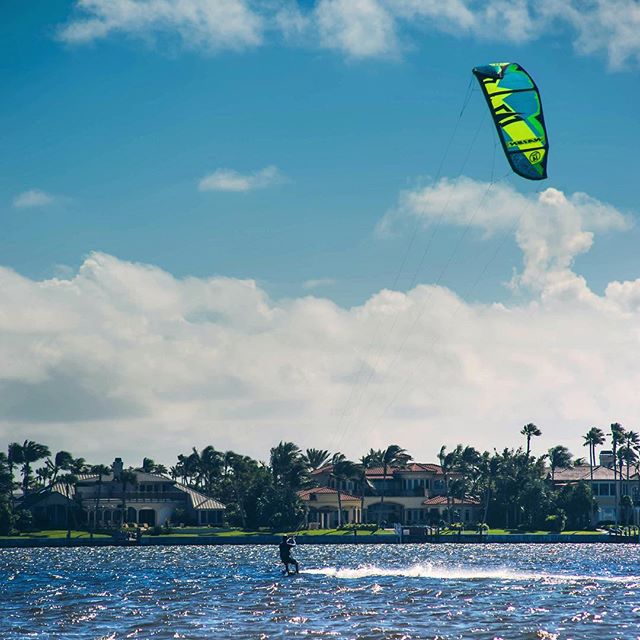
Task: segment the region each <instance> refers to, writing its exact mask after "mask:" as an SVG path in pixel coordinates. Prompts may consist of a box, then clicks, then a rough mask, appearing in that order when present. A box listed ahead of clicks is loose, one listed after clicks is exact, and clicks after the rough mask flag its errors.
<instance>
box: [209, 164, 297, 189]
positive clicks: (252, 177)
mask: <svg viewBox="0 0 640 640" xmlns="http://www.w3.org/2000/svg"><path fill="white" fill-rule="evenodd" d="M284 181H285V177H284V176H283V175H282V174H281V173H280V171H279V170H278V168H277V167H274V166H268V167H265V168H264V169H260V170H259V171H255V172H253V173H250V174H242V173H238V172H237V171H234V170H233V169H216V170H215V171H214V172H213V173H210V174H209V175H208V176H205V177H204V178H202V179H201V180H200V182H199V183H198V189H200V191H253V190H255V189H264V188H266V187H270V186H273V185H276V184H280V183H282V182H284Z"/></svg>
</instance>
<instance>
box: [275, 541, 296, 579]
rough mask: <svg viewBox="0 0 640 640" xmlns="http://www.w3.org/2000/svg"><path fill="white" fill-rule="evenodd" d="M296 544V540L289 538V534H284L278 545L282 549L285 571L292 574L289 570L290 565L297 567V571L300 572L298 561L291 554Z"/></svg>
mask: <svg viewBox="0 0 640 640" xmlns="http://www.w3.org/2000/svg"><path fill="white" fill-rule="evenodd" d="M295 546H296V541H295V540H294V539H293V538H287V536H282V542H281V543H280V544H279V545H278V548H279V549H280V560H282V563H283V564H284V568H285V571H286V573H287V575H290V574H291V571H289V565H290V564H291V565H293V566H294V567H295V568H296V571H295V572H296V573H300V571H299V567H298V561H297V560H296V559H295V558H293V557H292V556H291V549H293V547H295Z"/></svg>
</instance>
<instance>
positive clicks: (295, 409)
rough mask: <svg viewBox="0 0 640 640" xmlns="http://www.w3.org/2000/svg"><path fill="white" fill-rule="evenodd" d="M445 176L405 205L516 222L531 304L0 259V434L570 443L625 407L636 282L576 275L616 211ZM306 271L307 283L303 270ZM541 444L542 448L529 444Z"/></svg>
mask: <svg viewBox="0 0 640 640" xmlns="http://www.w3.org/2000/svg"><path fill="white" fill-rule="evenodd" d="M486 187H487V185H483V184H481V183H475V182H473V181H471V180H467V179H464V180H458V181H447V180H443V181H441V182H438V183H436V184H434V185H431V186H428V187H425V188H423V189H421V190H415V191H413V192H407V193H405V194H403V196H402V197H401V205H400V206H401V207H403V208H404V211H405V215H412V216H419V218H420V219H421V220H424V221H425V223H427V224H428V223H430V222H431V221H433V220H434V218H435V217H436V216H437V215H439V212H442V211H443V206H444V205H443V202H444V203H446V202H449V204H448V205H446V209H445V214H444V215H445V217H446V222H447V223H448V224H454V225H467V224H471V225H473V226H475V227H477V228H479V229H481V230H482V231H483V232H484V233H496V232H505V233H514V234H515V236H516V239H517V242H518V245H519V246H520V248H521V249H522V252H523V264H524V266H523V271H522V273H521V274H520V275H519V276H518V285H519V286H521V287H527V288H529V290H530V292H531V297H530V299H529V300H527V301H526V302H523V301H522V298H518V300H519V301H518V302H512V303H507V302H505V301H502V302H499V303H498V302H496V303H494V304H470V303H468V302H466V301H464V300H463V299H461V298H460V297H458V296H457V295H456V294H455V293H454V292H452V291H450V290H448V289H446V288H443V287H440V286H434V285H432V284H428V283H427V284H421V285H419V286H416V287H415V288H413V289H412V290H410V291H407V292H401V291H388V290H383V291H380V292H379V293H377V294H375V295H373V296H372V297H371V298H370V299H369V300H367V301H366V302H365V303H364V304H362V305H361V306H356V307H352V308H342V307H340V306H338V305H336V304H335V303H333V302H332V301H330V300H327V299H323V298H321V297H314V296H310V295H307V296H305V297H302V298H298V299H287V300H272V299H270V298H269V296H268V295H267V294H266V292H265V291H264V290H262V289H261V288H260V287H259V286H257V285H256V283H255V282H254V281H251V280H237V279H232V278H223V277H216V278H193V277H191V278H183V279H178V278H175V277H174V276H172V275H171V274H170V273H167V272H166V271H163V270H161V269H159V268H157V267H155V266H153V265H146V264H135V263H131V262H125V261H122V260H119V259H117V258H115V257H113V256H110V255H106V254H101V253H94V254H92V255H90V256H89V257H88V258H87V259H86V260H85V262H84V263H83V264H82V266H81V267H80V269H79V270H78V271H77V272H76V273H74V274H73V275H69V274H67V275H64V274H61V277H58V278H53V279H50V280H45V281H36V280H32V279H29V278H25V277H23V276H20V275H18V274H16V273H15V272H13V271H11V270H10V269H6V268H0V296H1V298H2V301H3V304H2V305H1V306H0V361H1V362H2V363H3V366H2V374H1V378H0V439H2V440H5V441H11V440H14V439H15V440H20V439H24V438H25V437H28V438H33V439H38V440H42V441H45V442H47V443H49V444H50V445H51V446H52V447H53V448H54V449H58V448H64V449H69V450H72V451H74V452H75V453H76V454H77V455H83V456H84V457H87V458H91V459H95V460H100V459H102V460H108V459H109V458H111V457H113V456H115V455H123V454H124V455H125V457H127V456H128V462H130V463H138V462H139V461H140V459H141V458H142V457H143V456H144V455H148V456H151V457H154V458H156V459H161V460H163V461H165V462H171V461H172V460H174V456H175V455H176V454H177V453H178V452H182V451H188V450H189V449H190V447H191V446H194V445H195V446H198V447H202V446H205V445H206V444H214V445H215V446H216V447H218V448H221V449H234V450H238V451H242V452H246V453H248V454H250V455H254V456H257V457H260V458H265V457H266V456H267V455H268V449H269V447H270V446H272V445H273V444H274V443H277V442H278V441H279V440H281V439H290V440H293V441H295V442H297V443H298V444H300V445H301V446H303V447H307V446H315V447H323V448H328V449H336V448H340V449H341V450H343V451H345V452H346V453H347V454H348V455H350V456H353V457H357V456H359V455H361V454H362V452H363V450H364V449H368V448H369V447H382V446H385V445H386V444H388V443H389V442H391V441H393V442H399V443H400V444H401V445H402V446H405V447H407V448H408V449H409V450H410V451H411V452H412V453H413V454H414V455H415V456H417V457H418V458H421V459H424V460H429V459H434V457H435V454H436V452H437V450H438V448H439V447H440V445H441V444H448V445H454V444H455V443H456V442H460V441H462V442H469V443H471V444H474V445H475V446H477V447H481V448H482V447H486V448H490V447H493V446H496V445H505V444H512V445H515V444H517V443H518V437H519V436H518V431H519V429H520V428H521V426H522V424H525V423H527V422H531V421H532V422H535V423H536V424H539V425H540V426H541V427H542V429H543V431H544V432H545V435H546V436H547V438H545V439H541V440H540V441H541V443H542V444H540V446H541V447H542V448H543V449H544V448H546V447H548V446H549V445H550V444H556V443H558V442H561V443H563V444H567V445H569V446H572V447H574V448H575V446H576V445H577V443H578V442H580V436H581V434H582V433H583V432H584V429H585V428H586V426H589V425H592V424H600V425H606V424H608V423H609V422H611V421H614V420H616V421H620V422H622V423H623V424H625V423H628V424H630V425H632V424H636V423H637V422H638V420H639V419H640V397H639V396H638V394H637V393H636V389H637V388H638V385H639V384H640V373H638V368H637V362H638V360H639V359H640V332H639V331H638V323H639V321H640V279H638V280H635V281H628V282H617V281H616V282H612V283H610V284H609V285H608V286H607V288H606V291H605V293H604V295H597V294H596V293H594V292H593V291H591V290H590V289H589V287H588V283H587V282H586V281H585V280H584V278H582V277H581V276H580V275H579V274H577V273H575V272H574V271H573V270H572V262H573V258H574V257H575V256H576V255H578V254H579V253H581V252H584V251H587V250H588V249H589V247H590V246H591V244H592V242H593V237H594V235H595V234H597V233H599V232H602V231H606V230H619V229H623V228H626V226H627V225H628V220H627V218H626V217H625V216H624V215H623V214H622V213H620V212H619V211H617V210H616V209H615V208H614V207H612V206H610V205H607V204H605V203H602V202H599V201H597V200H595V199H593V198H591V197H590V196H588V195H586V194H572V195H566V194H563V193H562V192H560V191H558V190H555V189H547V190H545V191H543V192H542V193H541V194H539V195H538V196H524V195H522V194H519V193H517V192H516V191H515V190H513V189H512V188H510V187H508V186H505V185H499V186H498V185H496V188H495V192H493V193H491V194H490V195H486V204H487V206H486V207H485V209H486V211H484V210H483V212H482V213H481V214H480V213H478V212H477V206H476V205H477V203H478V196H479V195H480V197H482V195H483V193H486V191H487V189H486ZM308 284H310V283H308ZM536 444H538V443H536Z"/></svg>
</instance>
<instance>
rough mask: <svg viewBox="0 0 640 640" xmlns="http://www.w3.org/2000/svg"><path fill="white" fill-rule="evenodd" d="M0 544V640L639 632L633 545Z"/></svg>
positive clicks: (639, 559)
mask: <svg viewBox="0 0 640 640" xmlns="http://www.w3.org/2000/svg"><path fill="white" fill-rule="evenodd" d="M296 551H297V553H296V555H297V557H298V559H299V560H300V562H301V566H302V569H303V571H302V573H301V574H300V575H298V576H293V577H290V578H286V577H284V576H282V575H281V573H280V567H279V565H278V562H277V548H276V547H265V546H251V547H228V546H225V547H142V548H102V549H99V548H94V549H24V550H23V549H20V550H18V549H10V550H0V638H2V640H14V639H18V638H20V639H22V638H47V639H58V638H60V639H62V638H64V639H65V640H73V639H76V638H92V639H104V640H106V639H109V640H116V639H118V640H119V639H121V638H154V639H161V638H187V639H192V638H193V639H196V638H198V639H199V638H284V637H311V638H316V637H317V638H324V637H330V638H363V639H364V638H367V639H374V638H405V639H407V640H409V639H414V638H434V639H435V638H438V639H440V638H504V639H508V638H532V639H533V638H547V639H550V638H558V639H567V638H575V639H584V638H597V639H598V640H601V639H607V640H608V639H613V638H624V639H627V638H640V548H639V547H637V546H635V545H619V546H618V545H566V544H565V545H489V544H488V545H402V546H400V545H380V546H364V545H361V546H302V547H298V549H297V550H296Z"/></svg>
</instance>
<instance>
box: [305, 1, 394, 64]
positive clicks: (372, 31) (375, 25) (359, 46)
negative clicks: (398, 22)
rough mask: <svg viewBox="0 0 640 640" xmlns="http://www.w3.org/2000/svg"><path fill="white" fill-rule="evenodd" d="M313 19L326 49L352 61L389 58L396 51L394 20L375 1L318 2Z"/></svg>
mask: <svg viewBox="0 0 640 640" xmlns="http://www.w3.org/2000/svg"><path fill="white" fill-rule="evenodd" d="M314 18H315V20H316V24H317V28H318V32H319V35H320V42H321V45H322V46H323V47H326V48H328V49H338V50H340V51H343V52H345V53H346V54H348V55H349V56H352V57H354V58H366V57H372V56H388V55H390V54H394V53H395V52H396V51H397V49H398V43H397V38H396V33H395V20H394V19H393V16H392V15H391V14H390V13H389V11H388V10H387V9H386V8H385V6H384V4H383V3H381V2H379V1H378V0H320V1H319V2H318V4H317V6H316V9H315V16H314Z"/></svg>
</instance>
